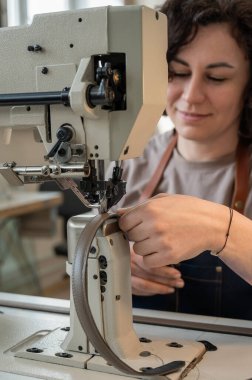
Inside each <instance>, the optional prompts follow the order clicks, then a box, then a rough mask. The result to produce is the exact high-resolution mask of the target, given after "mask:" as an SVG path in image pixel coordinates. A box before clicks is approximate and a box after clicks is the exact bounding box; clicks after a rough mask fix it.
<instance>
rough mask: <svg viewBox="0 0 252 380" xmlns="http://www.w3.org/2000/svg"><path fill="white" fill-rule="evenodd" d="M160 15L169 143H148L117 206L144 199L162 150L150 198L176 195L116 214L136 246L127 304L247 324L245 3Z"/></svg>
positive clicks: (250, 246)
mask: <svg viewBox="0 0 252 380" xmlns="http://www.w3.org/2000/svg"><path fill="white" fill-rule="evenodd" d="M161 11H162V12H163V13H165V14H166V15H167V17H168V25H169V30H168V37H169V42H168V44H169V48H168V52H167V60H168V64H169V73H168V79H169V84H168V92H167V108H166V111H167V113H168V114H169V116H170V118H171V119H172V121H173V123H174V125H175V129H176V136H175V137H174V136H173V134H172V133H170V132H167V133H165V134H163V135H158V136H154V137H153V139H152V140H151V141H150V143H149V145H148V146H147V148H146V150H145V152H144V156H143V157H142V158H139V159H136V160H130V161H129V162H127V163H126V164H125V168H124V176H125V179H126V180H127V195H126V197H125V198H124V199H123V201H122V202H121V203H120V204H119V206H120V207H128V206H132V205H136V204H137V203H138V202H139V200H140V201H141V200H142V199H143V197H142V198H141V194H143V193H146V194H148V191H147V192H146V191H145V190H146V186H147V188H148V186H149V185H148V183H149V182H150V178H151V176H152V175H153V173H155V172H156V171H157V170H158V169H159V168H160V165H161V164H160V160H161V157H162V155H163V152H164V151H165V150H166V149H167V146H168V147H170V150H171V152H170V154H168V158H167V157H166V165H165V167H164V170H163V172H162V176H161V177H160V179H158V180H157V181H156V187H154V189H152V190H151V191H149V194H148V196H150V195H158V194H161V193H168V194H180V195H176V196H171V195H170V196H164V195H162V196H159V197H155V198H154V199H152V200H150V201H147V202H145V203H143V204H141V205H140V206H136V207H134V208H133V209H129V210H121V211H118V212H119V213H120V214H121V215H123V216H122V217H121V218H120V226H121V228H122V230H124V231H126V232H127V233H128V236H129V239H130V240H132V241H133V242H135V244H134V246H133V248H134V251H135V253H136V254H135V253H132V283H133V293H134V294H136V295H138V296H139V295H140V297H138V298H136V297H135V300H134V303H135V306H140V307H149V308H156V309H162V310H175V311H181V312H189V313H196V314H208V315H217V316H223V317H230V318H242V319H251V318H252V302H251V300H252V287H250V285H249V284H248V283H247V282H246V281H248V282H249V283H251V282H252V281H251V277H252V222H251V221H250V219H252V191H251V190H250V191H249V189H251V175H250V164H251V162H250V161H251V159H250V157H251V150H250V144H251V141H252V130H251V128H252V126H251V116H252V112H251V108H250V105H251V91H252V85H251V84H252V79H251V72H252V63H251V62H252V2H251V1H250V0H194V1H191V0H168V1H166V3H165V4H164V5H163V7H162V9H161ZM168 150H169V149H168ZM246 183H247V189H246ZM243 187H245V189H244V188H243ZM213 202H214V203H213ZM233 209H234V211H233ZM242 214H244V215H245V216H243V215H242ZM248 218H249V219H248ZM209 251H212V253H218V256H219V258H217V257H214V255H210V253H209ZM201 252H203V253H201ZM240 256H242V257H240ZM220 259H221V260H220ZM170 264H177V265H176V268H171V267H167V265H170ZM226 264H227V265H226ZM229 267H230V268H232V269H233V270H235V271H236V272H237V273H238V275H237V274H235V273H234V272H233V271H232V270H231V269H229ZM239 275H240V276H242V277H243V279H242V278H241V277H239ZM180 276H181V278H180ZM245 280H246V281H245ZM175 288H176V291H175V293H174V294H173V295H169V293H172V292H174V289H175ZM153 294H159V295H158V296H153ZM160 294H162V295H160ZM165 294H166V295H165ZM145 296H148V297H145Z"/></svg>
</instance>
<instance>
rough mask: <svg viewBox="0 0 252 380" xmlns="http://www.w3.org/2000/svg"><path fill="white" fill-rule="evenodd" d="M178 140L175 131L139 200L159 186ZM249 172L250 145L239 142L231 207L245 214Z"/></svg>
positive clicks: (147, 196)
mask: <svg viewBox="0 0 252 380" xmlns="http://www.w3.org/2000/svg"><path fill="white" fill-rule="evenodd" d="M177 140H178V135H177V133H175V134H174V135H173V136H172V139H171V141H170V144H169V145H168V146H167V148H166V150H165V152H164V154H163V156H162V158H161V160H160V162H159V164H158V166H157V168H156V170H155V172H154V174H153V176H152V177H151V179H150V181H149V182H148V185H147V186H146V187H145V189H144V190H143V192H142V194H141V196H140V198H139V201H140V202H143V201H145V200H147V199H149V198H150V197H151V196H152V195H153V193H154V191H155V189H156V188H157V187H158V185H159V183H160V181H161V179H162V176H163V173H164V170H165V168H166V166H167V165H168V163H169V160H170V158H171V156H172V152H173V149H174V148H175V146H176V144H177ZM249 174H250V149H249V146H248V145H244V144H241V143H239V144H238V146H237V151H236V169H235V185H234V193H233V197H232V204H231V207H232V208H233V209H234V210H236V211H238V212H239V213H241V214H243V212H244V208H245V204H246V199H247V196H248V193H249Z"/></svg>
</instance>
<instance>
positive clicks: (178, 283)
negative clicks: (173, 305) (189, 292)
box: [175, 280, 185, 288]
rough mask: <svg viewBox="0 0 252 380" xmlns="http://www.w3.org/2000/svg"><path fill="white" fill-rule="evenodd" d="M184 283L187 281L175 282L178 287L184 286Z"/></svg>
mask: <svg viewBox="0 0 252 380" xmlns="http://www.w3.org/2000/svg"><path fill="white" fill-rule="evenodd" d="M184 285H185V283H184V281H183V280H179V281H176V284H175V286H176V287H177V288H182V287H183V286H184Z"/></svg>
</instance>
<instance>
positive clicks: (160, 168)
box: [139, 132, 178, 202]
mask: <svg viewBox="0 0 252 380" xmlns="http://www.w3.org/2000/svg"><path fill="white" fill-rule="evenodd" d="M177 140H178V135H177V133H176V132H175V133H174V134H173V136H172V138H171V141H170V143H169V144H168V145H167V148H166V150H165V152H164V154H163V156H162V157H161V160H160V161H159V163H158V165H157V167H156V170H155V171H154V174H153V175H152V177H151V179H150V181H149V182H148V185H147V186H146V187H145V188H144V190H143V192H142V194H141V195H140V198H139V201H140V202H144V201H146V200H147V199H149V198H150V197H151V196H152V194H153V193H154V191H155V189H156V188H157V186H158V185H159V183H160V181H161V179H162V176H163V173H164V170H165V168H166V166H167V165H168V163H169V161H170V159H171V156H172V153H173V149H174V148H175V146H176V145H177Z"/></svg>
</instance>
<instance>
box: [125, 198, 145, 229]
mask: <svg viewBox="0 0 252 380" xmlns="http://www.w3.org/2000/svg"><path fill="white" fill-rule="evenodd" d="M142 205H144V203H142V204H140V205H138V206H135V207H131V208H128V209H127V211H126V212H124V213H123V215H122V216H121V217H120V219H119V226H120V228H121V230H122V231H125V232H128V231H130V230H132V228H134V227H136V226H138V225H139V224H141V223H142V212H141V209H142Z"/></svg>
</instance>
